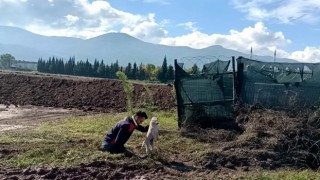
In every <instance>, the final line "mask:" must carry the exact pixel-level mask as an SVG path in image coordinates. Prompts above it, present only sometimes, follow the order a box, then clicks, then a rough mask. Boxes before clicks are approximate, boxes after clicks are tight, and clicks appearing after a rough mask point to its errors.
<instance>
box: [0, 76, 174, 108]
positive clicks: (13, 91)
mask: <svg viewBox="0 0 320 180" xmlns="http://www.w3.org/2000/svg"><path fill="white" fill-rule="evenodd" d="M146 87H147V88H148V89H149V92H150V93H148V92H146V90H145V87H144V86H143V85H141V84H135V85H134V92H133V94H134V96H133V103H134V106H136V107H141V106H143V105H146V102H147V101H148V99H150V98H149V97H148V94H151V95H152V99H153V102H154V106H156V107H157V108H158V109H159V110H168V109H171V108H173V107H175V100H174V97H173V96H172V94H171V91H172V87H170V86H166V85H146ZM0 104H15V105H35V106H49V107H63V108H78V109H82V110H94V111H100V112H123V111H126V95H125V93H124V91H123V87H122V84H121V82H120V81H117V80H102V79H85V78H66V77H65V78H63V77H58V76H43V75H42V76H40V75H32V76H31V75H22V74H5V73H2V74H0Z"/></svg>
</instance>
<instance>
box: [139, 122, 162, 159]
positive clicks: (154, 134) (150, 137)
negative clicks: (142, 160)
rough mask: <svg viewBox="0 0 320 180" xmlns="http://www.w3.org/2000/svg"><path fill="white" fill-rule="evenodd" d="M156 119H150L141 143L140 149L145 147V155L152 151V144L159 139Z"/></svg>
mask: <svg viewBox="0 0 320 180" xmlns="http://www.w3.org/2000/svg"><path fill="white" fill-rule="evenodd" d="M158 124H159V123H158V119H157V118H156V117H152V118H151V121H150V124H149V129H148V132H147V136H146V139H145V140H144V141H143V142H142V147H141V148H143V146H146V153H147V155H149V154H150V153H151V151H152V150H153V143H154V142H155V141H156V140H157V139H158V137H159V129H158Z"/></svg>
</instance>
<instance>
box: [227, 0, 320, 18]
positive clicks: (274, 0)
mask: <svg viewBox="0 0 320 180" xmlns="http://www.w3.org/2000/svg"><path fill="white" fill-rule="evenodd" d="M233 3H234V5H235V7H236V9H239V10H240V11H242V12H244V13H246V14H247V18H248V19H250V20H254V21H264V20H276V21H278V22H281V23H295V22H305V23H308V24H316V23H317V22H319V20H320V17H319V15H320V1H319V0H303V1H302V0H286V1H283V0H233Z"/></svg>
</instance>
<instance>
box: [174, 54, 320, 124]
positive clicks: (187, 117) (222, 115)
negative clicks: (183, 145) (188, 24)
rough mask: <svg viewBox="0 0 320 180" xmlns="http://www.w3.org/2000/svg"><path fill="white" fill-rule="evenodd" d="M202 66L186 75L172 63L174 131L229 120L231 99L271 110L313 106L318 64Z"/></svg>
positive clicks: (242, 61)
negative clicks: (175, 113)
mask: <svg viewBox="0 0 320 180" xmlns="http://www.w3.org/2000/svg"><path fill="white" fill-rule="evenodd" d="M236 61H237V66H236V67H235V60H234V58H233V59H232V60H229V61H220V60H217V61H215V62H212V63H208V64H205V65H204V66H203V69H202V71H201V73H200V74H193V75H192V74H188V73H186V72H185V71H184V70H183V68H182V67H181V66H180V64H179V63H178V62H177V60H175V70H176V71H175V88H176V95H177V105H178V106H177V108H178V119H179V120H178V122H179V127H181V126H182V125H184V123H188V124H190V123H191V124H192V123H200V124H202V125H203V124H204V125H205V126H210V125H214V124H217V123H221V121H226V120H227V119H230V118H232V116H233V105H234V103H235V102H236V101H238V102H241V103H242V104H248V105H254V104H260V105H261V106H264V107H266V108H272V109H284V110H287V109H292V108H305V107H310V106H318V105H319V103H320V64H319V63H276V62H260V61H256V60H251V59H247V58H243V57H239V58H237V60H236Z"/></svg>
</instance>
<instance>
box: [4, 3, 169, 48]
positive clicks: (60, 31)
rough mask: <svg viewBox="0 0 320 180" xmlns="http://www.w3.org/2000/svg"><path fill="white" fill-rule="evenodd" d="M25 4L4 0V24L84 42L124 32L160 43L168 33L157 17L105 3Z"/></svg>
mask: <svg viewBox="0 0 320 180" xmlns="http://www.w3.org/2000/svg"><path fill="white" fill-rule="evenodd" d="M23 1H26V0H0V25H11V26H17V27H20V28H24V29H27V30H29V31H32V32H34V33H38V34H42V35H49V36H71V37H80V38H84V39H87V38H91V37H95V36H98V35H101V34H104V33H107V32H119V31H120V30H122V31H127V32H128V33H129V34H131V35H135V36H136V37H138V38H141V39H143V40H145V41H149V42H159V39H160V38H162V37H163V36H165V34H166V31H165V30H164V29H163V25H162V24H161V22H160V24H158V23H157V22H156V21H155V18H154V16H155V15H154V14H152V13H151V14H147V15H140V14H132V13H128V12H124V11H121V10H118V9H115V8H113V7H111V5H110V4H109V3H108V2H107V1H104V0H94V1H89V0H66V1H53V0H48V1H38V0H28V1H27V2H25V3H22V2H23Z"/></svg>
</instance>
